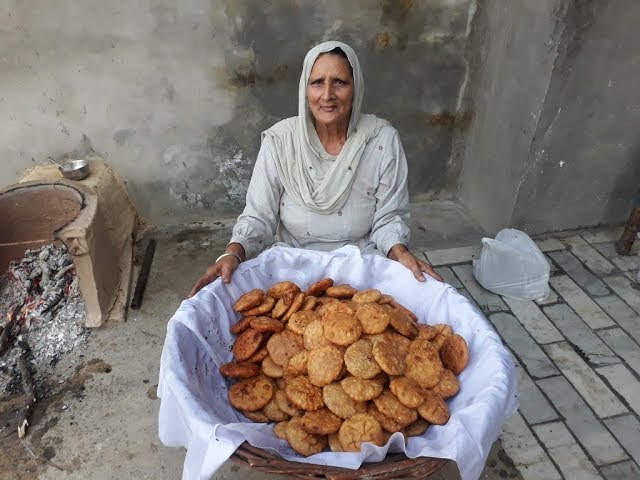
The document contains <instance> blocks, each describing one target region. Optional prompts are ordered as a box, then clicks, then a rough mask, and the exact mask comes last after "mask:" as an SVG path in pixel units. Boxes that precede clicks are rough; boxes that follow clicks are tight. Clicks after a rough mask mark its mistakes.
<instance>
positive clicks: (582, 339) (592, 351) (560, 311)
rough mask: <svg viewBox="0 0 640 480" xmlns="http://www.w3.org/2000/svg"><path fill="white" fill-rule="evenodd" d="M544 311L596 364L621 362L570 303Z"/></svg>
mask: <svg viewBox="0 0 640 480" xmlns="http://www.w3.org/2000/svg"><path fill="white" fill-rule="evenodd" d="M544 313H545V314H546V316H547V317H549V318H550V319H551V321H553V324H554V325H556V326H557V327H558V328H559V329H560V331H561V332H562V334H563V335H564V336H565V337H566V338H567V340H568V341H569V342H571V343H572V344H573V346H574V347H575V348H577V349H579V350H580V351H581V352H582V355H583V356H585V357H587V359H588V360H589V362H590V363H592V364H594V365H611V364H613V363H620V359H619V358H618V357H617V356H616V355H615V354H614V353H613V352H612V351H611V349H610V348H609V347H607V345H605V343H604V342H603V341H602V340H601V339H600V338H599V337H598V335H596V334H595V333H594V332H593V330H591V328H589V326H588V325H587V324H586V323H585V322H584V321H583V320H582V319H581V318H580V317H578V316H577V315H576V314H575V313H574V311H573V310H571V308H569V306H568V305H565V304H559V305H552V306H550V307H545V308H544Z"/></svg>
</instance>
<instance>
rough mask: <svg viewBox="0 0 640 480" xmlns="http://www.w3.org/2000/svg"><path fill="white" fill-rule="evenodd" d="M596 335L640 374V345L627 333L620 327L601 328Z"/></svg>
mask: <svg viewBox="0 0 640 480" xmlns="http://www.w3.org/2000/svg"><path fill="white" fill-rule="evenodd" d="M598 335H599V336H600V338H601V339H602V340H604V343H606V344H607V345H608V346H609V348H611V350H613V351H614V352H615V353H616V354H617V355H618V356H619V357H621V358H622V359H623V360H624V361H625V362H626V363H627V365H628V366H629V367H631V369H632V370H634V371H635V372H636V373H637V374H638V375H640V347H639V346H638V344H637V343H636V342H635V341H634V340H633V339H632V338H631V337H629V335H627V334H626V333H625V332H624V331H623V330H622V329H620V328H609V329H607V330H601V331H599V332H598Z"/></svg>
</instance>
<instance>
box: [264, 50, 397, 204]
mask: <svg viewBox="0 0 640 480" xmlns="http://www.w3.org/2000/svg"><path fill="white" fill-rule="evenodd" d="M336 47H339V48H340V49H341V50H342V51H343V52H344V53H345V54H346V55H347V58H348V59H349V63H350V64H351V68H352V69H353V81H354V95H353V105H352V107H351V118H350V119H349V128H348V130H347V141H346V142H345V144H344V145H343V146H342V149H341V150H340V153H339V154H338V155H337V157H334V156H332V155H329V154H327V153H326V151H324V148H323V147H322V145H321V144H320V141H319V140H318V138H317V134H316V133H315V127H314V126H313V117H312V115H311V112H310V111H309V107H308V101H307V83H308V82H309V75H310V73H311V69H312V68H313V64H314V63H315V61H316V59H317V58H318V56H320V55H321V54H323V53H326V52H329V51H331V50H333V49H334V48H336ZM363 96H364V81H363V79H362V71H361V70H360V63H359V62H358V57H357V56H356V53H355V52H354V51H353V49H352V48H351V47H350V46H348V45H346V44H344V43H342V42H335V41H331V42H324V43H321V44H320V45H316V46H315V47H313V48H312V49H311V50H309V53H307V55H306V57H305V59H304V64H303V67H302V74H301V75H300V84H299V87H298V116H297V117H291V118H287V119H285V120H282V121H281V122H278V123H276V124H275V125H274V126H273V127H271V128H270V129H268V130H266V131H264V132H262V141H263V142H266V144H267V146H268V147H269V150H270V152H271V156H272V157H273V160H274V162H275V165H276V169H277V171H278V176H279V177H280V181H281V182H282V185H283V186H284V189H285V190H286V192H287V194H288V195H289V196H290V197H291V198H293V200H294V201H295V202H296V203H298V204H299V205H302V206H305V207H307V208H308V209H309V210H311V211H314V212H316V213H324V214H329V213H333V212H335V211H337V210H339V209H340V208H341V207H342V206H343V205H344V203H345V202H346V201H347V198H348V196H349V193H350V191H351V185H352V184H353V180H354V178H355V173H356V169H357V168H358V164H359V163H360V157H361V156H362V152H363V151H364V148H365V146H366V144H367V142H368V141H369V140H371V138H373V137H375V136H376V135H377V134H378V133H379V132H380V130H381V129H382V127H384V126H385V125H388V122H386V121H385V120H382V119H380V118H377V117H376V116H374V115H365V114H361V113H360V108H361V106H362V98H363ZM327 162H329V164H327Z"/></svg>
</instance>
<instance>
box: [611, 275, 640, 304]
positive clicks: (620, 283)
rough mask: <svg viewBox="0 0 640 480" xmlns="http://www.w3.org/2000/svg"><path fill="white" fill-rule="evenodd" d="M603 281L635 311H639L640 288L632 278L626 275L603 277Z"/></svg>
mask: <svg viewBox="0 0 640 480" xmlns="http://www.w3.org/2000/svg"><path fill="white" fill-rule="evenodd" d="M604 281H605V282H606V283H607V285H609V287H611V289H612V290H613V291H614V292H615V293H617V294H618V296H619V297H620V298H622V299H623V300H624V301H625V302H627V304H628V305H629V306H630V307H631V308H633V309H634V310H635V311H636V313H640V290H639V286H638V284H637V283H636V282H634V281H633V280H631V279H629V278H627V277H618V276H613V277H605V279H604Z"/></svg>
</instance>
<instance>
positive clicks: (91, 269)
mask: <svg viewBox="0 0 640 480" xmlns="http://www.w3.org/2000/svg"><path fill="white" fill-rule="evenodd" d="M89 165H90V169H91V174H90V175H89V176H88V177H87V178H86V179H85V180H82V181H71V180H64V179H62V178H61V176H60V173H59V172H58V171H57V169H56V168H55V167H51V166H48V165H47V166H39V167H36V168H34V169H32V170H31V171H29V172H28V173H27V174H26V175H25V176H24V177H23V178H22V179H21V180H20V182H19V183H17V184H14V185H11V186H9V187H6V188H4V189H2V190H0V212H2V215H0V271H2V272H3V271H5V270H6V269H7V267H8V265H9V262H10V261H11V260H17V259H20V258H22V256H23V255H24V253H25V251H26V250H27V249H28V248H38V247H40V246H42V245H45V244H49V243H63V244H64V245H65V246H66V247H67V250H68V251H69V253H70V254H71V255H72V257H73V263H74V265H75V269H76V274H77V276H78V282H79V286H80V291H81V292H82V296H83V298H84V301H85V305H86V311H87V319H86V323H85V324H86V326H88V327H97V326H100V325H102V324H103V323H104V322H106V321H107V320H108V319H109V320H115V321H118V320H120V321H123V320H124V319H125V312H126V302H127V298H128V293H129V283H130V276H131V256H132V248H133V240H134V236H135V234H136V231H137V229H138V216H137V213H136V211H135V208H134V207H133V205H132V204H131V201H130V200H129V197H128V195H127V192H126V189H125V186H124V182H123V181H122V180H121V179H120V178H119V177H118V176H117V175H116V174H115V172H114V171H113V169H111V168H110V167H109V166H108V165H107V164H105V163H104V161H103V160H102V159H100V158H98V157H93V158H90V159H89Z"/></svg>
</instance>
